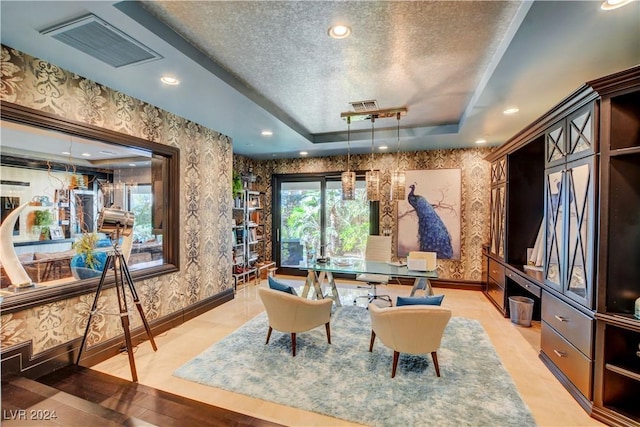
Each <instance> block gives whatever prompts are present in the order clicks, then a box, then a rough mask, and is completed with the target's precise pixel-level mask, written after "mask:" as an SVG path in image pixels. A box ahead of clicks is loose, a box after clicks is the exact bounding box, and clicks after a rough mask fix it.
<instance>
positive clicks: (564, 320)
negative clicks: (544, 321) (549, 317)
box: [553, 314, 568, 322]
mask: <svg viewBox="0 0 640 427" xmlns="http://www.w3.org/2000/svg"><path fill="white" fill-rule="evenodd" d="M553 317H555V318H556V319H558V320H559V321H561V322H568V320H567V318H566V317H562V316H558V315H557V314H556V315H555V316H553Z"/></svg>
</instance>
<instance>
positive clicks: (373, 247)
mask: <svg viewBox="0 0 640 427" xmlns="http://www.w3.org/2000/svg"><path fill="white" fill-rule="evenodd" d="M364 259H365V260H366V261H384V262H389V261H391V236H369V237H368V238H367V246H366V249H365V253H364ZM356 280H357V281H359V282H367V283H368V284H369V288H370V289H371V292H369V293H368V294H367V295H361V296H359V297H356V298H355V299H354V300H353V303H354V304H355V303H356V302H357V300H358V298H368V299H369V303H371V302H373V301H374V300H376V299H381V300H384V301H387V302H388V303H389V305H393V303H392V302H391V297H390V296H389V295H378V292H377V291H378V290H377V286H378V285H386V284H387V283H389V276H387V275H385V274H371V273H363V274H359V275H357V276H356Z"/></svg>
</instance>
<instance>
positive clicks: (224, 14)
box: [0, 0, 640, 159]
mask: <svg viewBox="0 0 640 427" xmlns="http://www.w3.org/2000/svg"><path fill="white" fill-rule="evenodd" d="M0 8H1V9H0V12H1V36H0V37H1V41H2V43H3V44H5V45H7V46H10V47H13V48H16V49H18V50H21V51H23V52H25V53H28V54H30V55H33V56H36V57H39V58H42V59H45V60H47V61H49V62H51V63H53V64H56V65H58V66H60V67H63V68H65V69H67V70H69V71H73V72H75V73H77V74H80V75H82V76H85V77H87V78H90V79H92V80H95V81H97V82H99V83H101V84H104V85H106V86H109V87H111V88H114V89H117V90H120V91H122V92H125V93H127V94H130V95H132V96H134V97H136V98H139V99H141V100H143V101H146V102H149V103H151V104H154V105H157V106H159V107H161V108H163V109H165V110H168V111H171V112H173V113H175V114H178V115H180V116H183V117H186V118H188V119H191V120H193V121H195V122H197V123H200V124H202V125H205V126H207V127H209V128H212V129H215V130H217V131H219V132H222V133H224V134H226V135H229V136H230V137H231V138H233V141H234V152H236V153H239V154H243V155H247V156H249V157H252V158H255V159H271V158H274V157H275V158H283V157H298V156H299V154H298V153H299V151H301V150H305V151H308V152H309V156H323V155H333V154H343V153H345V152H346V123H345V122H344V121H343V120H341V119H340V113H341V112H344V111H348V110H350V105H349V102H351V101H361V100H367V99H375V100H377V101H378V104H379V106H380V108H393V107H401V106H404V107H407V108H408V113H407V114H406V115H405V116H403V118H402V120H401V128H402V129H401V149H402V150H403V151H412V150H425V149H433V148H460V147H469V146H474V141H475V140H476V139H478V138H485V139H487V140H488V141H489V144H491V145H498V144H501V143H503V142H504V141H506V140H507V139H508V138H509V137H511V136H513V135H514V134H515V133H516V132H518V131H519V130H520V129H522V128H523V127H524V126H526V125H527V124H529V123H530V122H532V121H533V120H535V119H536V118H537V117H538V116H539V115H541V114H542V113H544V112H545V111H546V110H547V109H549V108H550V107H552V106H553V105H554V104H555V103H557V102H558V101H560V100H561V99H562V98H564V97H565V96H567V95H568V94H569V93H571V92H572V91H573V90H575V89H577V88H578V87H579V86H580V85H581V84H582V83H584V82H586V81H588V80H590V79H594V78H597V77H600V76H603V75H606V74H609V73H612V72H615V71H619V70H621V69H625V68H628V67H631V66H633V65H636V64H640V2H637V1H636V2H633V3H631V4H630V5H627V6H625V7H623V8H620V9H617V10H613V11H608V12H605V11H602V10H601V9H600V2H599V1H567V2H557V1H536V2H520V1H508V2H500V1H425V2H422V1H414V2H397V1H391V2H378V1H367V2H355V1H326V2H315V1H301V2H293V1H284V2H278V1H261V2H257V1H256V2H253V1H249V2H245V1H227V2H224V1H199V2H196V1H169V2H155V1H154V2H146V1H145V2H134V1H128V2H113V1H42V2H32V1H6V0H3V1H2V2H0ZM89 13H92V14H95V15H97V16H98V17H100V18H102V19H103V20H105V21H107V22H108V23H110V24H111V25H113V26H115V27H116V28H118V29H119V30H121V31H123V32H124V33H126V34H128V35H130V36H132V37H133V38H135V39H136V40H138V41H140V42H141V43H143V44H145V45H146V46H148V47H149V48H151V49H153V50H154V51H155V52H158V53H159V54H160V55H161V56H162V57H163V59H160V60H157V61H153V62H148V63H145V64H139V65H134V66H128V67H121V68H113V67H111V66H108V65H106V64H104V63H103V62H101V61H99V60H97V59H95V58H93V57H91V56H89V55H86V54H84V53H82V52H79V51H77V50H75V49H73V48H71V47H69V46H67V45H64V44H63V43H61V42H59V41H57V40H55V39H53V38H51V37H50V36H46V35H41V34H40V31H41V30H44V29H46V28H50V27H52V26H54V25H57V24H60V23H62V22H65V21H67V20H70V19H74V18H77V17H80V16H83V15H87V14H89ZM338 22H342V23H346V24H348V25H350V26H351V28H352V31H353V33H352V35H351V37H349V38H347V39H344V40H334V39H331V38H329V37H328V36H327V29H328V27H329V26H330V25H331V24H334V23H338ZM162 74H172V75H175V76H176V77H178V78H179V79H180V80H181V84H180V85H179V86H174V87H169V86H164V85H162V84H161V83H160V82H159V77H160V76H161V75H162ZM512 105H515V106H518V107H519V108H520V112H519V113H518V114H517V115H514V116H504V115H503V114H502V111H503V110H504V109H505V108H506V107H508V106H512ZM370 126H371V124H370V122H369V121H365V122H358V123H354V124H353V125H352V131H353V132H352V135H351V137H352V151H353V152H356V153H357V152H360V153H365V152H369V151H370V147H371V131H370ZM395 126H396V121H395V120H394V119H384V120H378V121H377V122H376V133H375V135H376V136H375V142H376V146H379V145H381V144H386V145H388V146H389V148H390V150H395V147H396V128H395ZM264 129H268V130H271V131H272V132H273V136H271V137H263V136H261V135H260V132H261V131H262V130H264Z"/></svg>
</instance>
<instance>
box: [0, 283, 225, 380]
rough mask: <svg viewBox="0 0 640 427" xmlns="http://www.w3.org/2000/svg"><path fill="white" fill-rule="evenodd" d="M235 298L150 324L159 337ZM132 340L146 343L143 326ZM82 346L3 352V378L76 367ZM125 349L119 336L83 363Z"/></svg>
mask: <svg viewBox="0 0 640 427" xmlns="http://www.w3.org/2000/svg"><path fill="white" fill-rule="evenodd" d="M233 298H234V293H233V289H227V290H225V291H223V292H220V293H219V294H217V295H214V296H212V297H210V298H207V299H205V300H203V301H200V302H198V303H196V304H193V305H190V306H189V307H185V309H183V310H181V311H176V312H174V313H171V314H169V315H167V316H164V317H162V318H159V319H155V320H153V321H150V322H149V323H150V326H151V330H152V333H153V335H154V336H157V335H159V334H161V333H163V332H166V331H168V330H170V329H173V328H175V327H176V326H179V325H181V324H183V323H185V322H186V321H187V320H190V319H193V318H194V317H197V316H199V315H200V314H202V313H205V312H207V311H209V310H211V309H213V308H215V307H218V306H220V305H222V304H224V303H225V302H228V301H231V300H232V299H233ZM133 316H137V314H133ZM131 339H132V342H133V345H134V346H135V345H139V344H140V343H142V342H144V341H146V339H147V333H146V331H145V330H144V327H143V326H140V327H138V328H136V329H133V330H132V331H131ZM80 343H81V338H77V339H75V340H72V341H69V342H66V343H64V344H62V345H60V346H57V347H54V348H51V349H49V350H46V351H43V352H42V353H39V354H38V355H37V356H35V357H34V355H33V345H32V342H31V341H27V342H23V343H20V344H16V345H14V346H12V347H9V348H6V349H3V351H2V354H1V366H0V370H1V371H2V377H4V376H5V375H21V376H24V377H27V378H38V377H40V376H42V375H46V374H48V373H50V372H53V371H55V370H56V369H59V368H61V367H63V366H67V365H70V364H73V363H75V360H76V358H77V356H78V349H79V347H80ZM122 348H123V338H122V337H116V338H113V339H110V340H108V341H105V342H102V343H100V344H97V345H95V346H93V347H90V348H87V349H85V350H84V351H83V352H82V354H83V358H82V360H81V364H82V365H83V366H93V365H95V364H97V363H100V362H102V361H104V360H106V359H108V358H110V357H113V356H115V355H117V354H119V353H120V352H121V349H122Z"/></svg>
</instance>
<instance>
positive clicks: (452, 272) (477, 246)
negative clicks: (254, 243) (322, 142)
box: [233, 148, 491, 280]
mask: <svg viewBox="0 0 640 427" xmlns="http://www.w3.org/2000/svg"><path fill="white" fill-rule="evenodd" d="M490 152H491V149H490V148H473V149H453V150H432V151H416V152H406V153H401V157H400V167H401V168H403V169H404V170H423V169H460V170H461V173H462V206H461V248H460V250H461V255H460V259H459V260H438V274H439V276H440V277H442V278H446V279H456V280H480V277H481V270H482V266H481V255H482V244H483V243H486V242H488V241H489V204H490V179H489V167H490V165H489V162H487V161H485V160H484V157H485V156H486V155H488V154H489V153H490ZM346 162H347V156H346V155H345V156H332V157H319V158H310V159H309V158H300V159H282V160H267V161H252V160H251V159H247V158H245V157H242V156H238V155H234V160H233V163H234V169H235V170H238V171H246V170H247V169H248V167H249V165H251V166H253V169H254V173H255V174H256V175H258V176H259V177H260V182H259V183H258V184H257V186H256V187H255V189H258V190H261V191H264V192H265V193H266V197H265V199H266V205H267V206H266V209H265V214H266V215H265V221H266V229H267V238H268V239H269V242H270V241H271V218H272V215H271V213H272V207H271V199H272V189H271V176H272V175H273V174H294V173H314V172H315V173H318V172H328V171H343V170H345V169H346ZM395 165H396V155H395V154H393V153H389V154H376V156H375V160H374V168H376V169H379V170H380V171H381V182H382V194H383V195H386V199H385V200H382V201H381V203H380V230H385V229H388V230H392V239H393V247H394V248H395V247H396V239H397V226H396V218H397V213H396V205H397V203H395V202H391V201H389V199H388V194H389V186H390V183H391V170H393V169H395ZM369 168H370V155H360V156H351V169H352V170H368V169H369ZM394 250H395V249H394ZM267 258H271V244H270V243H269V244H267Z"/></svg>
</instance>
